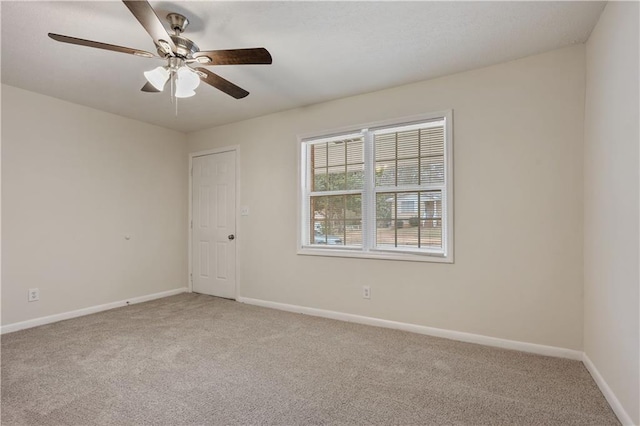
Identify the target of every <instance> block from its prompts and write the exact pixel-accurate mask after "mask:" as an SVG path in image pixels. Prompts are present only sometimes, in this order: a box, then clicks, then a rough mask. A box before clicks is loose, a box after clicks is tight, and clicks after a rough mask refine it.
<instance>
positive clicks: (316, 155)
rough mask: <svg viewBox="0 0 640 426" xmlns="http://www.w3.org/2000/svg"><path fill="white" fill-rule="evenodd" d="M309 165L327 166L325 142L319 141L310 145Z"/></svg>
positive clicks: (314, 166) (315, 166)
mask: <svg viewBox="0 0 640 426" xmlns="http://www.w3.org/2000/svg"><path fill="white" fill-rule="evenodd" d="M311 166H312V167H313V168H317V167H327V144H326V143H319V144H315V145H311Z"/></svg>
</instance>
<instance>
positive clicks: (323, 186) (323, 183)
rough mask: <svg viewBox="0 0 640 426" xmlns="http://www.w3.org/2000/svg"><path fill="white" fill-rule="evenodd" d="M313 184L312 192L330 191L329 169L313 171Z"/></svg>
mask: <svg viewBox="0 0 640 426" xmlns="http://www.w3.org/2000/svg"><path fill="white" fill-rule="evenodd" d="M312 178H313V184H312V185H311V190H312V191H326V190H327V189H328V182H327V179H328V177H327V168H326V167H324V168H320V169H313V175H312Z"/></svg>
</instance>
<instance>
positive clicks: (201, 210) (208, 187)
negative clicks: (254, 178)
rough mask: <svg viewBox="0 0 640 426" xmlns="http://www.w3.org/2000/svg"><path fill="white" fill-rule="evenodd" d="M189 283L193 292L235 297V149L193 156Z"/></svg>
mask: <svg viewBox="0 0 640 426" xmlns="http://www.w3.org/2000/svg"><path fill="white" fill-rule="evenodd" d="M192 166H193V181H192V188H193V194H192V200H193V205H192V210H191V212H192V220H193V224H192V227H193V230H192V237H191V241H192V251H191V253H192V256H191V259H192V268H191V274H192V282H193V291H194V292H196V293H204V294H210V295H212V296H219V297H226V298H229V299H235V297H236V239H235V233H236V215H235V210H236V208H235V206H236V152H235V151H227V152H221V153H219V154H210V155H204V156H201V157H194V158H193V162H192Z"/></svg>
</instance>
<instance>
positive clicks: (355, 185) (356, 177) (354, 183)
mask: <svg viewBox="0 0 640 426" xmlns="http://www.w3.org/2000/svg"><path fill="white" fill-rule="evenodd" d="M363 185H364V164H349V165H348V166H347V189H362V187H363Z"/></svg>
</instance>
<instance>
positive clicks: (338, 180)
mask: <svg viewBox="0 0 640 426" xmlns="http://www.w3.org/2000/svg"><path fill="white" fill-rule="evenodd" d="M344 168H345V166H336V167H329V169H328V172H329V174H328V175H327V176H328V179H327V191H340V190H344V189H347V183H346V180H345V179H346V174H345V170H344Z"/></svg>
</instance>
